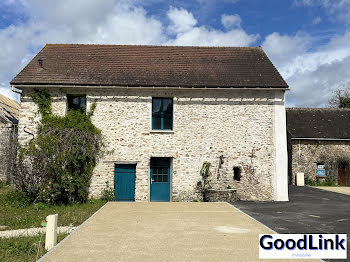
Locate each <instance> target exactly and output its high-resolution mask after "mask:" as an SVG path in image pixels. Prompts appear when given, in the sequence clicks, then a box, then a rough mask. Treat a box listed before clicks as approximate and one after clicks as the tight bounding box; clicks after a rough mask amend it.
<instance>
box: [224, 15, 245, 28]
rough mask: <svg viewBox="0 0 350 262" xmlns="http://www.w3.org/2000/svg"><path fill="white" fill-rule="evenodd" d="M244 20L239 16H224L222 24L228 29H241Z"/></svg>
mask: <svg viewBox="0 0 350 262" xmlns="http://www.w3.org/2000/svg"><path fill="white" fill-rule="evenodd" d="M241 22H242V19H241V17H240V16H239V15H237V14H236V15H222V16H221V24H222V25H223V26H224V27H225V28H226V29H230V28H234V27H241Z"/></svg>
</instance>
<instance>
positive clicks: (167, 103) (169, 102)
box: [162, 98, 173, 114]
mask: <svg viewBox="0 0 350 262" xmlns="http://www.w3.org/2000/svg"><path fill="white" fill-rule="evenodd" d="M162 111H163V112H166V113H168V114H169V113H172V111H173V99H171V98H163V107H162Z"/></svg>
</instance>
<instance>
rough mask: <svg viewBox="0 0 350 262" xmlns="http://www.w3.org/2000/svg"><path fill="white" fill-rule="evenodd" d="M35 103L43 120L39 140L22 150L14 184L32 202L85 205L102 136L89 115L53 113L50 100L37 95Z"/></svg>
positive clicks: (101, 145)
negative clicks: (60, 114) (58, 114)
mask: <svg viewBox="0 0 350 262" xmlns="http://www.w3.org/2000/svg"><path fill="white" fill-rule="evenodd" d="M33 100H34V101H35V102H36V103H37V104H38V106H39V112H40V113H41V116H42V119H41V123H40V124H39V126H38V133H37V136H36V137H35V138H34V139H32V140H31V141H30V142H29V143H27V144H26V145H25V146H23V147H21V148H20V150H19V155H18V161H17V166H16V172H15V175H14V184H15V185H16V187H17V188H19V189H21V190H22V191H23V192H25V193H26V195H27V196H28V197H29V198H30V199H31V200H32V201H34V200H36V201H44V202H47V203H57V204H60V203H64V204H68V203H77V202H78V203H83V202H86V201H87V200H88V190H89V186H90V180H91V176H92V172H93V169H94V167H95V165H96V163H97V160H98V158H99V157H100V156H101V155H102V147H103V141H102V135H101V131H100V130H99V129H97V128H96V127H95V126H94V125H93V124H92V122H91V116H92V114H93V110H94V108H95V106H92V109H91V111H90V112H88V114H85V113H84V112H81V111H79V110H70V111H69V112H68V113H67V114H66V116H64V117H61V116H56V115H53V114H52V113H51V96H50V95H49V94H48V93H47V92H46V91H38V90H36V91H35V94H34V95H33Z"/></svg>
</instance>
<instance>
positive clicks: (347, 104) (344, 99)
mask: <svg viewBox="0 0 350 262" xmlns="http://www.w3.org/2000/svg"><path fill="white" fill-rule="evenodd" d="M328 104H329V106H330V107H334V108H350V83H348V84H346V85H344V86H343V87H342V88H338V89H337V90H335V91H334V92H333V96H332V97H331V98H330V99H329V100H328Z"/></svg>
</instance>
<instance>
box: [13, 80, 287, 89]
mask: <svg viewBox="0 0 350 262" xmlns="http://www.w3.org/2000/svg"><path fill="white" fill-rule="evenodd" d="M10 84H11V86H13V87H15V88H16V89H20V90H22V89H23V88H40V87H41V88H77V87H82V88H133V89H136V88H143V89H215V90H220V89H221V90H227V89H231V90H265V91H266V90H270V91H273V90H284V91H287V90H290V88H289V87H288V86H286V87H285V86H276V87H274V86H271V87H259V86H256V87H245V86H230V87H228V86H151V85H140V86H135V85H98V84H50V83H47V84H45V83H16V82H10Z"/></svg>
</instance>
